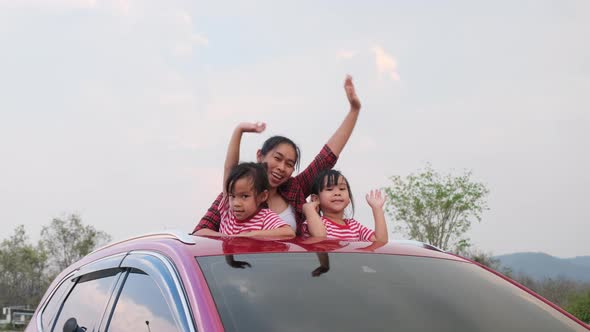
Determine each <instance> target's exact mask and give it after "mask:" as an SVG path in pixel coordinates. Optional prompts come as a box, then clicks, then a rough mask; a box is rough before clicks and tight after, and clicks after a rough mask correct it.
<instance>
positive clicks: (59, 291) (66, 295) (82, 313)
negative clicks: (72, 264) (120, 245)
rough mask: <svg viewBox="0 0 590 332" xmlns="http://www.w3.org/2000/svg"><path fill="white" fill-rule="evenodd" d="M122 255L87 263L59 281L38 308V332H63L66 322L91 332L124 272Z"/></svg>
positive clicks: (105, 308)
mask: <svg viewBox="0 0 590 332" xmlns="http://www.w3.org/2000/svg"><path fill="white" fill-rule="evenodd" d="M123 257H124V255H123V254H119V255H114V256H110V257H106V258H103V259H100V260H97V261H95V262H93V263H90V264H88V265H86V266H84V267H83V268H81V269H80V270H77V271H74V272H72V273H70V274H69V275H67V276H66V277H65V278H64V279H62V280H61V281H60V282H59V283H58V284H57V286H56V287H55V289H54V290H53V291H52V293H51V295H50V296H49V297H48V299H47V300H46V301H45V303H44V304H43V305H42V309H41V310H40V315H39V316H38V318H37V322H36V323H37V330H38V331H63V330H64V326H65V325H66V322H69V323H68V324H71V323H73V322H74V320H75V324H76V325H78V326H79V327H81V328H85V329H86V330H88V331H93V330H95V327H96V326H98V325H99V324H100V322H101V319H102V317H103V315H104V313H105V311H106V310H107V308H108V307H109V303H110V302H111V297H112V294H113V292H114V291H115V290H116V289H117V288H118V284H119V283H120V278H121V276H122V275H123V272H124V270H122V269H120V268H119V265H120V263H121V260H122V259H123Z"/></svg>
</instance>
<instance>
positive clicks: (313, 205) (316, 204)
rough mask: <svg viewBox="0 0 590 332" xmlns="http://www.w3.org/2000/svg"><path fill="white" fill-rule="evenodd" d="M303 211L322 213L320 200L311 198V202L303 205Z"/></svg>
mask: <svg viewBox="0 0 590 332" xmlns="http://www.w3.org/2000/svg"><path fill="white" fill-rule="evenodd" d="M302 209H303V211H304V212H305V211H315V212H316V213H319V212H320V200H319V199H318V198H317V197H315V196H314V195H312V196H311V200H310V201H309V202H307V203H305V204H303V208H302Z"/></svg>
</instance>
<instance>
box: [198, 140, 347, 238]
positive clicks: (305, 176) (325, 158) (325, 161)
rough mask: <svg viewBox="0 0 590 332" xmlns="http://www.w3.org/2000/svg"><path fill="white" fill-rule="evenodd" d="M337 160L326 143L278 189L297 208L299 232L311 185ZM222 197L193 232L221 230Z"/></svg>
mask: <svg viewBox="0 0 590 332" xmlns="http://www.w3.org/2000/svg"><path fill="white" fill-rule="evenodd" d="M337 160H338V157H337V156H336V155H335V154H334V153H333V152H332V150H330V148H329V147H328V146H327V145H324V147H323V148H322V150H321V151H320V153H318V155H317V156H316V157H315V158H314V159H313V161H312V162H311V163H310V164H309V166H307V168H306V169H305V170H304V171H303V172H301V173H299V174H298V175H297V176H295V177H291V178H290V179H289V180H287V182H285V183H283V184H282V185H281V186H280V187H279V188H278V189H277V191H278V193H279V194H280V195H281V196H283V198H284V199H285V200H286V201H287V203H288V204H289V205H291V206H292V207H293V208H295V219H296V221H297V225H298V227H297V228H298V229H297V233H298V234H301V232H300V227H301V224H302V223H303V221H304V220H305V216H304V215H303V204H305V198H306V197H307V196H309V195H310V194H311V186H312V184H313V181H314V180H315V177H316V175H317V174H318V173H319V172H321V171H323V170H327V169H332V167H334V165H336V161H337ZM222 197H223V194H219V196H217V198H216V199H215V200H214V201H213V204H211V207H209V209H208V210H207V213H205V215H204V216H203V217H202V218H201V221H199V224H198V225H197V226H195V228H194V229H193V233H194V232H196V231H198V230H199V229H203V228H208V229H211V230H214V231H219V223H220V221H221V215H220V213H219V204H220V202H221V199H222Z"/></svg>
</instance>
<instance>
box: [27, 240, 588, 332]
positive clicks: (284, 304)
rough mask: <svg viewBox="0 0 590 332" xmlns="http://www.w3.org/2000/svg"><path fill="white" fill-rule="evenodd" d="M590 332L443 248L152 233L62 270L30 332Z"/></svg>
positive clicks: (540, 300) (551, 306)
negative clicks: (378, 331) (377, 331)
mask: <svg viewBox="0 0 590 332" xmlns="http://www.w3.org/2000/svg"><path fill="white" fill-rule="evenodd" d="M224 330H225V331H328V330H334V331H366V330H387V331H389V330H393V331H550V332H557V331H588V330H590V328H589V327H588V325H586V324H584V323H583V322H581V321H579V320H577V319H576V318H575V317H573V316H572V315H570V314H568V313H567V312H565V311H563V310H561V309H560V308H558V307H557V306H555V305H554V304H552V303H550V302H549V301H547V300H545V299H543V298H542V297H540V296H539V295H537V294H535V293H533V292H531V291H530V290H528V289H526V288H524V287H523V286H521V285H519V284H517V283H515V282H514V281H512V280H510V279H507V278H505V277H503V276H502V275H499V274H497V273H496V272H494V271H491V270H489V269H487V268H485V267H483V266H480V265H478V264H477V263H474V262H472V261H469V260H467V259H464V258H462V257H458V256H456V255H453V254H449V253H445V252H443V251H441V250H438V249H437V248H434V247H432V246H429V245H426V244H423V243H420V242H415V241H401V242H395V241H393V242H390V243H388V244H379V243H370V242H369V243H367V242H346V241H335V240H318V239H313V238H309V239H301V238H296V239H291V240H286V241H282V240H255V239H246V238H236V237H234V238H205V237H195V236H191V235H186V234H183V233H179V232H168V233H162V234H150V235H144V236H139V237H135V238H131V239H128V240H125V241H121V242H118V243H115V244H111V245H108V246H106V247H104V248H101V249H99V250H96V251H95V252H93V253H91V254H89V255H88V256H86V257H85V258H84V259H82V260H81V261H79V262H77V263H75V264H73V265H72V266H71V267H69V268H67V269H66V270H65V271H63V272H62V273H61V274H60V275H59V276H58V277H57V278H56V279H55V281H54V282H53V283H52V284H51V286H50V287H49V289H48V290H47V293H46V294H45V296H44V297H43V299H42V301H41V303H40V305H39V307H38V308H37V311H36V312H35V315H34V316H33V319H32V320H31V322H30V324H29V326H28V327H27V330H26V331H31V332H32V331H147V332H156V331H224Z"/></svg>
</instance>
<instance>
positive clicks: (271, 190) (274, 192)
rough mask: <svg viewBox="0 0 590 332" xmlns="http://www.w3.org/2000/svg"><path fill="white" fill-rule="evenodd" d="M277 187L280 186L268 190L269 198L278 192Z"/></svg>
mask: <svg viewBox="0 0 590 332" xmlns="http://www.w3.org/2000/svg"><path fill="white" fill-rule="evenodd" d="M277 188H278V187H272V188H270V189H269V190H268V198H271V197H274V196H276V195H277V194H278V191H277Z"/></svg>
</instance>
